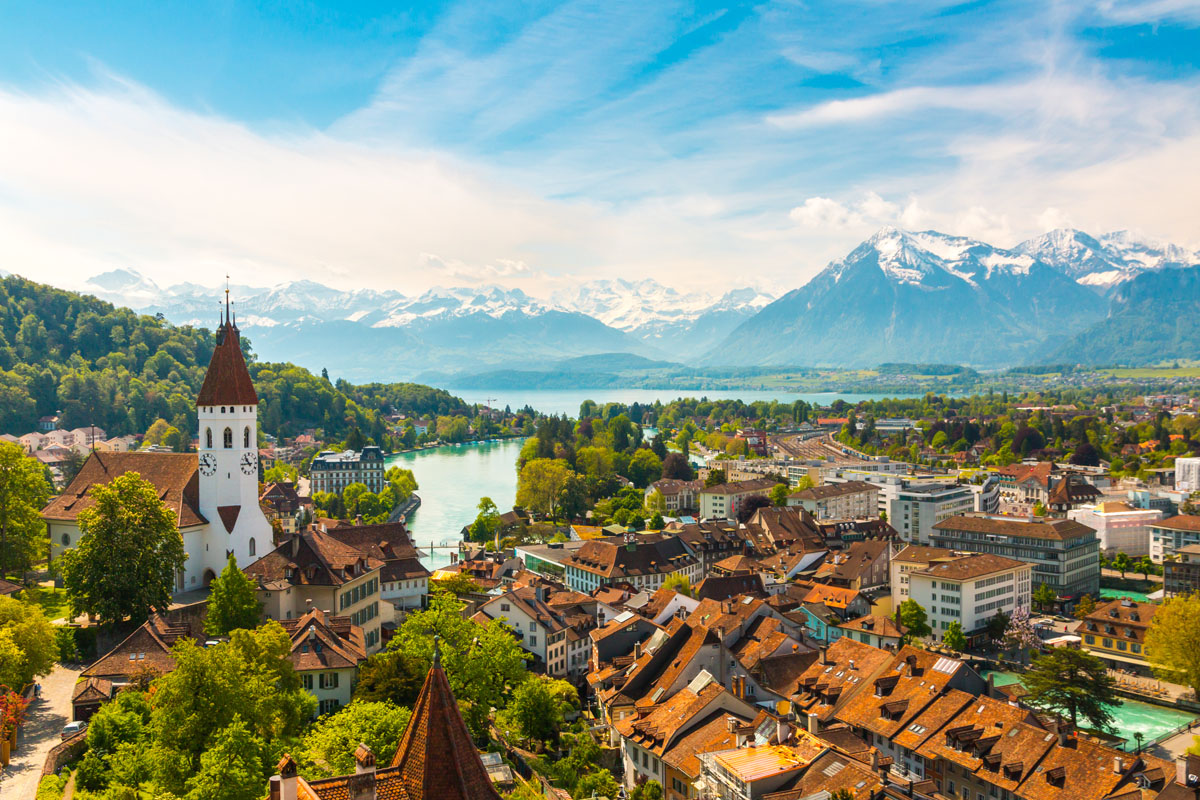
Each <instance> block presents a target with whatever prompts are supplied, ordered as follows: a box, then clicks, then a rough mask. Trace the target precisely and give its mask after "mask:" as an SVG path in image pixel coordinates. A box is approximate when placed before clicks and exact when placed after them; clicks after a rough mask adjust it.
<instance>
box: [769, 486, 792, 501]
mask: <svg viewBox="0 0 1200 800" xmlns="http://www.w3.org/2000/svg"><path fill="white" fill-rule="evenodd" d="M788 492H789V490H788V485H787V484H786V483H777V484H775V485H774V486H773V487H772V488H771V505H773V506H780V507H782V506H786V505H787V499H788Z"/></svg>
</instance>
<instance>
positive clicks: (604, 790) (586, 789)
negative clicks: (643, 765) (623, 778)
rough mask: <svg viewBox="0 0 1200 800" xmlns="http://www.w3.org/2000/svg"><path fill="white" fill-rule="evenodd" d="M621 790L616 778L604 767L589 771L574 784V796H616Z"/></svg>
mask: <svg viewBox="0 0 1200 800" xmlns="http://www.w3.org/2000/svg"><path fill="white" fill-rule="evenodd" d="M619 791H621V787H620V785H619V784H618V783H617V779H616V778H614V777H613V774H612V773H611V772H609V771H608V770H606V769H599V770H596V771H595V772H589V773H588V774H587V775H584V776H583V777H582V778H580V779H579V783H577V784H575V791H574V793H573V795H572V796H574V797H616V796H617V792H619Z"/></svg>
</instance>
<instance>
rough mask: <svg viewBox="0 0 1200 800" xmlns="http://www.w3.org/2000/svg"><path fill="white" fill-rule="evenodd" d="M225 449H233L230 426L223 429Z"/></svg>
mask: <svg viewBox="0 0 1200 800" xmlns="http://www.w3.org/2000/svg"><path fill="white" fill-rule="evenodd" d="M225 449H226V450H231V449H233V429H232V428H226V429H225Z"/></svg>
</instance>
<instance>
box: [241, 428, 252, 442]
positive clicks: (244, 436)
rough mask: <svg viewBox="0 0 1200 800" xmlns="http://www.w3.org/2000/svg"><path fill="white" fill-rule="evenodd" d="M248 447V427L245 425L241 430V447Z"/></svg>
mask: <svg viewBox="0 0 1200 800" xmlns="http://www.w3.org/2000/svg"><path fill="white" fill-rule="evenodd" d="M249 446H250V426H249V425H247V426H246V427H245V429H243V430H242V447H249Z"/></svg>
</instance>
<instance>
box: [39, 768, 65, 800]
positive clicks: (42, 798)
mask: <svg viewBox="0 0 1200 800" xmlns="http://www.w3.org/2000/svg"><path fill="white" fill-rule="evenodd" d="M67 777H68V776H67V773H66V772H65V771H64V772H63V774H62V775H47V776H46V777H44V778H42V782H41V783H39V784H38V789H37V800H61V798H62V796H63V790H64V789H66V788H67Z"/></svg>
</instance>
